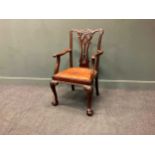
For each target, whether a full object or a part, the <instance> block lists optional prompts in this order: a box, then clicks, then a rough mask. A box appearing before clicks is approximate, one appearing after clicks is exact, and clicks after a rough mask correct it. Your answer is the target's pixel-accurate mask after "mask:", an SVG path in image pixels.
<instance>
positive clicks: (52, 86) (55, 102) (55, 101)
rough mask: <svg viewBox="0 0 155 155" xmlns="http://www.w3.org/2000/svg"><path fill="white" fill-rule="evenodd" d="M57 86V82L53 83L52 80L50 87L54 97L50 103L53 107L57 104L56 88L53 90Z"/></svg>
mask: <svg viewBox="0 0 155 155" xmlns="http://www.w3.org/2000/svg"><path fill="white" fill-rule="evenodd" d="M57 84H58V82H57V81H54V80H52V81H51V82H50V87H51V90H52V92H53V95H54V101H52V102H51V103H52V105H54V106H56V105H58V104H59V102H58V96H57V92H56V88H55V87H56V85H57Z"/></svg>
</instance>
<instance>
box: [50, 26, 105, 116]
mask: <svg viewBox="0 0 155 155" xmlns="http://www.w3.org/2000/svg"><path fill="white" fill-rule="evenodd" d="M73 33H77V36H78V40H79V45H80V51H81V53H80V60H79V62H80V64H79V67H73V59H72V52H73V50H72V49H73ZM95 33H96V34H98V40H97V50H96V52H95V53H94V54H93V55H92V57H91V66H90V63H89V55H88V50H89V46H90V44H91V40H92V38H93V36H94V34H95ZM103 34H104V30H103V29H94V30H93V29H85V30H84V29H82V30H81V29H73V30H71V31H70V35H69V36H70V43H69V44H70V48H66V49H64V50H63V51H61V52H59V53H57V54H55V55H53V57H54V58H56V65H55V70H54V75H53V77H52V80H51V82H50V87H51V89H52V92H53V94H54V99H55V101H53V102H52V104H53V105H54V106H56V105H58V103H59V102H58V96H57V92H56V88H55V87H56V85H57V84H59V83H66V84H70V85H71V88H72V90H75V85H79V86H82V87H83V88H84V90H85V91H86V93H87V98H88V101H87V110H86V113H87V115H88V116H92V115H93V110H92V95H93V81H94V79H95V87H96V95H97V96H98V95H99V88H98V74H99V59H100V56H101V54H103V50H102V48H101V42H102V36H103ZM65 54H69V64H70V66H69V68H67V69H65V70H62V71H59V66H60V60H61V57H62V56H63V55H65Z"/></svg>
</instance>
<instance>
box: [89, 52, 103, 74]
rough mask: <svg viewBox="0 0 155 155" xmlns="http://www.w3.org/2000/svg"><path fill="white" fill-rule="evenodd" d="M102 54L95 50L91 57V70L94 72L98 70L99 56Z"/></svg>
mask: <svg viewBox="0 0 155 155" xmlns="http://www.w3.org/2000/svg"><path fill="white" fill-rule="evenodd" d="M103 53H104V51H103V50H97V52H96V53H95V54H93V55H92V57H91V60H92V66H93V69H94V70H96V71H98V70H99V58H100V55H102V54H103Z"/></svg>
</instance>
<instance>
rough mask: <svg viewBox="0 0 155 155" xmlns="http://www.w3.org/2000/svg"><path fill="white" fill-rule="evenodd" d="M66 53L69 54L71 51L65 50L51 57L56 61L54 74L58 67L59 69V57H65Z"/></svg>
mask: <svg viewBox="0 0 155 155" xmlns="http://www.w3.org/2000/svg"><path fill="white" fill-rule="evenodd" d="M66 53H71V49H69V48H66V49H64V50H63V51H61V52H59V53H57V54H54V55H53V57H54V58H56V60H57V61H56V64H55V69H54V74H56V73H58V71H59V67H60V60H61V59H60V58H61V56H63V55H65V54H66Z"/></svg>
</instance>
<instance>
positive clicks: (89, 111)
mask: <svg viewBox="0 0 155 155" xmlns="http://www.w3.org/2000/svg"><path fill="white" fill-rule="evenodd" d="M84 89H85V91H86V93H87V98H88V101H87V115H88V116H92V115H93V113H94V112H93V110H92V95H93V87H92V86H91V85H90V86H87V85H85V86H84Z"/></svg>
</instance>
